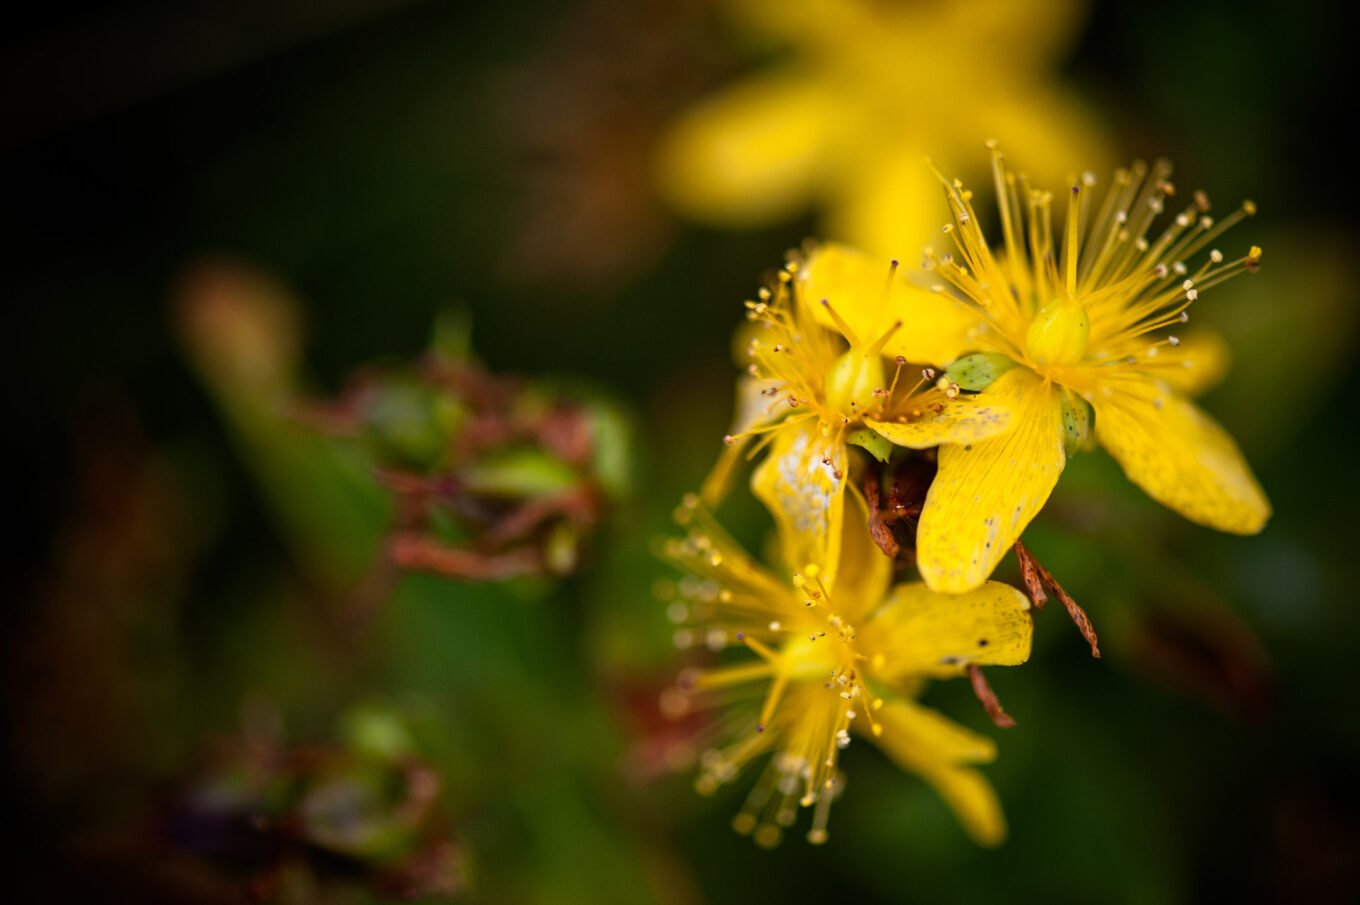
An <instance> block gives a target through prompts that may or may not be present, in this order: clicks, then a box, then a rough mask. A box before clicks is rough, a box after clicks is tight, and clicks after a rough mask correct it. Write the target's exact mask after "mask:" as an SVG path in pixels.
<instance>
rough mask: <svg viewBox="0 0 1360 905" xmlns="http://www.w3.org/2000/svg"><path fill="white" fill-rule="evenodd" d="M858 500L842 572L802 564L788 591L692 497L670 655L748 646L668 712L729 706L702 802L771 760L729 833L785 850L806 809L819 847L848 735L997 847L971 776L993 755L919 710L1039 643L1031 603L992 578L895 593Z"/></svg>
mask: <svg viewBox="0 0 1360 905" xmlns="http://www.w3.org/2000/svg"><path fill="white" fill-rule="evenodd" d="M852 499H854V501H855V502H854V503H853V504H852V505H855V506H858V507H859V510H860V511H858V512H857V513H855V518H854V519H852V520H851V522H852V524H849V525H847V526H846V528H845V529H844V533H845V537H844V542H843V543H842V544H839V545H838V547H839V550H840V553H839V563H838V566H839V568H837V569H835V570H833V569H829V568H827V565H828V563H827V561H825V560H824V561H822V562H821V564H820V565H819V564H818V563H816V562H813V563H805V564H804V565H802V566H800V567H797V568H798V571H797V573H796V574H794V575H792V577H791V578H790V579H784V578H780V577H778V576H776V575H775V574H774V573H773V572H771V571H769V570H767V569H765V568H763V567H762V566H760V565H758V564H757V563H755V562H753V561H752V560H751V559H750V558H749V557H748V556H747V555H746V554H745V552H743V551H742V549H741V548H740V547H739V546H738V545H737V544H736V543H735V542H734V541H733V540H731V538H729V537H728V536H727V535H726V533H724V532H723V530H722V528H721V527H719V526H718V525H717V524H716V522H715V521H714V520H713V518H712V516H710V515H709V514H708V512H707V511H706V510H705V509H704V508H703V507H702V506H701V505H700V504H699V502H698V500H697V499H696V498H694V497H690V498H687V500H686V501H685V503H684V504H683V505H682V507H681V509H680V513H679V516H680V520H681V522H682V523H683V524H686V525H687V526H688V534H687V536H686V537H685V538H683V539H678V538H677V539H674V540H672V541H671V542H670V543H669V544H668V545H667V551H666V552H667V556H668V557H669V558H670V559H671V560H672V561H673V562H674V563H676V564H677V565H678V566H680V567H681V568H682V569H684V570H685V571H687V572H688V573H689V575H687V576H686V578H685V579H683V580H682V581H681V582H680V583H679V595H680V596H679V598H678V599H676V600H675V601H674V602H673V603H672V604H671V616H672V618H673V619H675V620H676V621H677V622H682V623H684V624H685V627H683V628H681V629H680V630H679V631H678V632H677V639H676V640H677V643H679V644H681V646H687V645H689V644H694V643H704V644H707V645H708V646H709V647H710V648H712V649H713V650H715V651H716V650H722V649H724V648H727V647H729V646H745V647H746V648H748V649H749V650H750V651H751V652H752V653H753V654H754V655H755V656H754V657H749V658H746V659H744V660H742V661H741V662H735V663H732V664H730V665H725V666H721V667H718V668H713V669H706V670H691V671H689V672H687V673H686V674H684V675H682V676H681V680H680V683H679V685H678V687H677V688H676V689H675V690H674V691H673V692H671V693H669V694H668V695H667V696H666V697H665V698H664V699H663V706H664V707H665V709H666V710H667V711H668V712H669V713H671V714H672V715H675V716H679V715H683V714H685V713H688V712H690V711H691V709H693V708H696V707H705V706H714V705H717V704H719V703H726V704H730V705H731V706H730V709H728V710H727V711H726V713H725V719H724V720H722V721H721V723H720V724H718V726H717V728H718V730H719V731H720V732H723V733H724V734H725V735H726V739H725V741H724V742H723V743H721V744H719V745H717V746H715V747H713V748H710V749H708V750H707V751H705V752H704V753H703V754H702V755H701V756H700V765H701V770H702V772H701V773H700V776H699V779H698V781H697V783H696V785H697V788H698V789H699V791H700V792H704V793H710V792H712V791H714V790H716V789H717V787H718V786H719V785H721V784H722V783H725V782H728V781H729V780H732V779H734V778H735V777H736V776H737V774H738V773H739V771H740V770H741V769H742V768H743V767H744V766H745V765H746V764H747V763H749V762H751V761H753V760H755V759H757V758H760V757H763V756H765V755H771V758H770V761H769V763H768V764H767V766H766V768H765V770H764V773H763V774H762V775H761V777H760V779H759V780H758V781H757V782H756V785H755V787H754V789H753V791H752V792H751V793H750V795H749V796H748V798H747V800H746V804H745V806H744V807H743V808H742V810H741V812H740V814H738V816H737V817H736V819H735V820H734V822H733V825H734V827H735V828H736V829H737V830H738V831H739V832H742V833H754V835H755V840H756V842H757V843H759V844H761V845H774V844H776V843H777V842H778V841H779V839H780V837H781V836H782V834H783V830H784V829H785V828H787V827H789V826H791V825H792V824H793V823H794V822H795V820H796V818H797V811H798V806H800V805H801V806H804V807H813V808H814V813H813V818H812V828H811V830H810V832H809V833H808V840H809V841H810V842H814V843H818V842H822V841H824V840H825V839H826V825H827V816H828V811H829V808H830V806H831V802H832V800H833V799H834V798H835V797H836V796H837V795H838V794H839V791H840V789H841V787H842V785H843V778H842V776H841V773H840V771H839V768H838V766H837V764H838V759H839V754H840V751H841V750H842V749H843V748H845V747H846V746H847V745H848V744H849V743H850V740H851V738H852V737H853V736H855V735H861V736H865V737H868V738H870V739H871V740H872V741H873V742H874V744H876V745H877V746H878V747H879V748H881V749H882V750H883V751H884V753H886V754H887V755H888V756H889V757H890V758H891V759H892V760H894V761H895V762H896V763H897V764H899V765H900V766H901V767H903V768H904V769H907V770H910V771H912V772H915V773H917V774H918V775H920V776H921V777H922V778H923V779H924V780H925V781H926V782H928V783H930V784H931V785H932V786H933V787H934V788H935V789H936V791H937V792H939V794H940V795H941V796H942V797H944V799H945V800H946V801H947V802H948V803H949V805H950V806H951V807H952V808H953V810H954V811H955V813H956V814H957V816H958V818H959V820H960V822H961V823H962V824H963V826H964V828H965V829H966V830H967V831H968V833H969V834H970V835H971V836H972V837H973V838H974V839H975V840H977V841H978V842H980V843H982V844H984V845H995V844H997V843H999V842H1000V841H1001V840H1002V838H1003V837H1004V836H1005V820H1004V818H1003V816H1002V813H1001V808H1000V805H999V804H998V802H997V799H996V795H995V793H994V792H993V790H992V788H991V786H990V785H988V783H987V781H986V780H985V779H984V778H983V777H982V775H981V774H980V773H978V772H977V771H976V770H975V769H973V768H972V766H971V765H973V764H978V763H985V762H988V761H991V760H993V759H994V758H995V756H996V749H995V747H994V745H993V743H992V742H991V740H989V739H987V738H986V737H984V736H980V735H977V734H975V733H973V732H971V731H969V730H967V729H964V728H963V727H961V726H958V725H955V724H954V723H952V722H950V721H949V720H947V719H945V718H944V717H943V716H941V715H940V714H938V713H936V712H934V711H932V710H929V709H927V708H925V707H922V706H921V705H920V704H918V703H916V702H915V701H914V700H913V698H914V696H915V695H916V694H917V693H918V692H919V690H920V687H921V685H922V684H923V682H924V680H926V679H929V678H946V677H951V676H958V675H960V674H962V673H963V672H964V671H966V670H967V669H968V668H969V667H970V666H972V665H977V666H982V665H1003V666H1014V665H1017V664H1020V663H1023V662H1025V660H1027V659H1028V658H1029V652H1030V643H1031V638H1032V633H1033V621H1032V620H1031V618H1030V615H1029V612H1028V610H1029V601H1028V600H1026V598H1025V597H1024V595H1023V594H1021V593H1020V592H1019V591H1017V590H1016V589H1014V588H1012V587H1010V586H1009V585H1004V584H999V583H996V582H988V583H986V584H985V585H983V586H982V587H981V588H978V589H976V590H974V591H972V592H970V593H968V594H964V595H959V596H950V595H945V594H939V593H936V592H934V591H931V590H929V589H928V588H926V587H925V586H924V585H923V584H920V583H914V584H906V585H899V586H897V587H895V588H891V589H890V588H889V582H890V579H891V575H892V563H891V561H890V560H889V559H888V558H887V557H885V556H883V554H882V553H880V552H879V550H878V548H877V547H875V546H874V545H873V544H872V542H871V541H870V540H869V535H868V532H867V531H866V530H865V528H864V525H865V519H866V518H867V513H866V512H865V511H864V509H863V503H861V502H859V500H858V498H852ZM781 539H782V541H783V552H784V555H785V556H786V557H788V556H796V555H797V552H798V549H799V547H798V545H796V544H790V543H789V540H790V535H788V534H787V533H781ZM794 561H795V562H796V561H797V560H794ZM831 574H837V575H839V577H838V578H835V579H831V578H829V577H828V576H829V575H831Z"/></svg>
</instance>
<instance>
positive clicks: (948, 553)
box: [861, 149, 1270, 593]
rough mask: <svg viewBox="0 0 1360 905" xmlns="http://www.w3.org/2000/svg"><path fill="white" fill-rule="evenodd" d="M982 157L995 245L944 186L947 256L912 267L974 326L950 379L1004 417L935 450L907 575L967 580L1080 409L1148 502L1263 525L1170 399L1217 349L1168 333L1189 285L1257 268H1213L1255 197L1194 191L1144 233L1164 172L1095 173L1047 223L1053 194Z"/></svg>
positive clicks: (1043, 490)
mask: <svg viewBox="0 0 1360 905" xmlns="http://www.w3.org/2000/svg"><path fill="white" fill-rule="evenodd" d="M992 156H993V168H994V173H995V182H996V189H997V194H998V197H999V198H1000V199H1001V202H1000V204H999V207H1000V217H999V220H1000V226H1001V231H1002V234H1003V237H1004V247H1003V248H1001V249H999V250H997V251H995V252H993V251H992V250H991V249H990V248H989V247H988V245H987V242H986V239H985V238H984V236H983V234H982V230H981V228H980V226H979V221H978V217H977V215H976V213H975V212H974V210H973V207H972V203H971V193H970V192H968V191H966V190H965V189H964V188H963V186H962V184H961V183H960V182H958V181H957V180H955V181H953V182H949V181H945V188H946V194H947V196H948V198H949V203H950V206H951V208H952V211H953V215H954V222H953V223H952V224H951V225H950V226H947V227H946V228H945V230H946V232H948V233H950V235H951V236H952V238H953V240H954V244H955V245H956V247H957V252H958V257H957V258H955V257H954V256H953V255H950V254H944V255H940V256H938V257H937V256H935V255H934V253H933V252H928V253H927V262H928V265H929V266H930V267H931V268H932V269H933V271H934V272H935V273H936V274H938V275H939V276H940V277H942V278H943V279H944V280H946V281H947V282H948V283H949V284H951V285H952V286H953V287H954V288H955V289H956V290H957V291H958V293H959V294H960V295H961V297H962V300H961V301H960V304H961V305H964V306H966V307H967V308H968V309H969V310H971V312H972V315H973V317H974V319H975V324H974V329H973V330H972V331H971V337H970V338H969V339H967V340H966V341H965V342H963V343H961V344H960V345H959V346H958V348H957V349H956V355H962V354H963V353H965V352H970V353H973V354H971V355H968V356H965V357H963V358H961V359H958V360H956V361H955V362H954V364H952V365H951V366H950V369H949V371H948V372H947V377H948V378H949V379H951V380H957V381H958V382H959V383H961V384H963V385H964V388H965V389H981V390H983V391H982V392H980V393H979V394H978V396H977V397H976V398H977V399H978V400H980V401H981V400H986V399H990V400H993V401H994V404H998V405H1003V404H1004V405H1010V406H1012V407H1013V408H1014V410H1015V415H1014V421H1015V424H1016V427H1015V429H1014V430H1012V431H1010V432H1009V433H1007V434H1005V435H1004V436H1001V437H998V438H995V439H991V440H986V441H983V442H980V443H973V444H968V445H958V444H954V445H949V446H945V447H942V448H941V450H940V454H939V473H938V475H937V476H936V478H935V481H934V483H933V484H932V485H931V489H930V492H929V495H928V496H927V498H926V503H925V511H924V512H923V514H922V516H921V521H920V525H919V529H918V532H917V562H918V566H919V568H920V571H921V576H922V578H924V579H925V581H926V583H927V584H928V585H929V586H930V587H932V588H934V589H935V590H938V591H945V592H950V593H959V592H963V591H967V590H969V589H972V588H976V587H978V586H979V585H981V584H982V582H983V581H984V580H986V578H987V576H988V575H990V574H991V572H992V569H993V568H994V567H995V566H996V564H997V562H998V561H999V560H1000V559H1001V557H1002V556H1004V555H1005V553H1006V551H1007V550H1008V549H1010V547H1011V545H1012V544H1013V543H1014V542H1015V541H1016V540H1017V539H1018V538H1019V537H1020V534H1021V532H1023V531H1024V529H1025V526H1026V525H1028V524H1029V522H1030V520H1031V519H1032V518H1033V517H1034V516H1035V515H1036V514H1037V513H1038V512H1039V510H1040V509H1041V508H1042V507H1043V505H1044V503H1045V502H1046V501H1047V499H1048V496H1049V494H1050V493H1051V492H1052V490H1053V487H1054V485H1055V484H1056V483H1057V481H1058V476H1059V475H1060V474H1061V473H1062V470H1063V466H1064V465H1065V463H1066V460H1067V450H1068V449H1077V448H1081V447H1083V446H1086V445H1089V438H1090V436H1091V434H1092V431H1091V427H1090V424H1091V416H1092V412H1091V410H1092V409H1094V421H1095V425H1094V432H1093V434H1094V439H1095V440H1096V441H1098V442H1099V443H1100V444H1101V445H1102V446H1104V447H1105V449H1106V450H1108V451H1109V453H1110V454H1111V455H1112V456H1114V458H1115V459H1116V460H1117V461H1118V462H1119V464H1120V465H1121V466H1123V469H1124V472H1125V474H1126V475H1127V476H1128V477H1129V479H1130V480H1132V481H1133V482H1134V483H1135V484H1137V485H1138V486H1139V487H1141V488H1142V489H1143V490H1144V491H1146V492H1147V493H1148V494H1149V495H1150V496H1152V497H1153V498H1154V499H1156V500H1158V501H1159V502H1161V503H1163V504H1164V505H1166V506H1169V507H1170V508H1172V509H1174V510H1176V511H1177V512H1179V513H1181V514H1182V515H1184V516H1185V517H1186V518H1188V519H1190V520H1192V521H1195V522H1198V523H1200V524H1203V525H1207V526H1209V527H1212V528H1217V529H1219V530H1221V531H1228V532H1233V533H1237V534H1251V533H1255V532H1257V531H1260V530H1261V528H1262V527H1264V525H1265V522H1266V520H1267V518H1268V517H1269V515H1270V504H1269V503H1268V502H1267V501H1266V497H1265V494H1264V493H1263V492H1262V490H1261V488H1260V486H1259V485H1258V484H1257V482H1256V479H1255V477H1253V475H1252V473H1251V470H1250V468H1249V467H1248V466H1247V464H1246V462H1245V461H1244V460H1243V458H1242V454H1241V453H1240V452H1239V450H1238V448H1237V446H1236V444H1235V443H1234V442H1233V440H1232V438H1231V437H1229V436H1228V434H1227V433H1226V432H1225V431H1224V430H1223V429H1222V428H1221V427H1219V425H1218V424H1217V423H1215V422H1214V421H1213V420H1212V419H1210V417H1209V416H1208V415H1206V414H1205V413H1204V412H1202V411H1201V410H1200V409H1199V408H1198V407H1196V406H1195V405H1194V404H1193V403H1191V402H1190V401H1188V400H1187V399H1186V398H1185V395H1184V394H1186V393H1192V392H1195V391H1197V390H1199V389H1202V388H1203V387H1205V386H1207V385H1208V383H1209V382H1211V381H1212V380H1213V379H1215V378H1216V377H1217V375H1218V373H1219V371H1220V370H1221V369H1222V367H1223V365H1224V359H1225V358H1226V356H1225V354H1224V353H1223V350H1222V347H1221V344H1219V343H1217V342H1216V341H1214V340H1212V339H1209V338H1200V339H1196V340H1195V341H1193V342H1190V341H1187V342H1181V341H1180V339H1179V338H1178V337H1177V336H1176V335H1175V334H1170V333H1168V332H1167V331H1168V329H1170V328H1175V327H1179V326H1180V325H1181V324H1184V323H1185V322H1186V321H1188V319H1189V312H1188V309H1189V308H1190V306H1191V304H1192V303H1193V302H1194V301H1195V300H1196V298H1197V297H1198V296H1199V293H1201V292H1203V291H1204V290H1205V289H1208V288H1211V287H1213V286H1216V285H1218V284H1219V283H1221V282H1223V281H1224V280H1227V279H1229V278H1231V277H1233V276H1235V275H1237V274H1240V273H1243V272H1253V271H1255V270H1256V269H1257V267H1258V265H1259V261H1260V257H1261V251H1260V249H1259V248H1255V247H1253V248H1252V249H1251V250H1250V251H1249V252H1247V254H1245V255H1243V256H1242V257H1239V258H1237V259H1235V260H1228V259H1227V258H1226V257H1225V256H1224V255H1223V253H1222V252H1220V251H1219V250H1218V249H1217V248H1216V247H1215V245H1214V243H1215V242H1216V240H1217V239H1218V237H1219V236H1220V235H1222V233H1223V232H1224V231H1225V230H1227V229H1229V228H1230V227H1231V226H1233V225H1234V224H1236V223H1237V222H1239V221H1240V220H1241V219H1243V218H1244V217H1246V216H1249V215H1250V214H1252V213H1253V212H1254V207H1253V205H1252V204H1251V203H1250V202H1245V203H1243V205H1242V206H1241V207H1240V208H1239V209H1237V210H1235V211H1234V212H1232V213H1231V214H1230V215H1228V216H1227V217H1224V218H1223V219H1222V220H1217V221H1216V220H1215V219H1214V218H1213V217H1211V216H1209V214H1208V213H1207V212H1208V210H1209V202H1208V199H1207V198H1206V197H1205V196H1204V195H1203V194H1202V193H1198V192H1197V193H1195V194H1194V196H1193V197H1192V199H1191V201H1190V202H1189V204H1188V205H1187V206H1186V207H1185V208H1184V210H1183V211H1182V212H1181V213H1179V214H1177V215H1176V216H1175V217H1174V218H1173V219H1172V221H1171V222H1170V223H1169V224H1167V225H1166V226H1165V227H1164V228H1154V226H1153V224H1154V222H1155V221H1157V219H1158V215H1159V214H1161V213H1162V211H1163V208H1164V206H1165V205H1166V203H1167V200H1168V199H1169V198H1170V197H1171V196H1172V195H1174V194H1175V186H1174V185H1172V184H1171V183H1170V182H1169V181H1168V180H1169V176H1170V173H1171V167H1170V165H1169V164H1167V163H1165V162H1158V163H1156V164H1154V165H1153V166H1152V167H1151V168H1148V167H1147V166H1146V165H1143V164H1141V163H1137V164H1134V165H1133V166H1132V167H1130V168H1129V169H1122V170H1119V171H1117V172H1116V173H1115V176H1114V180H1113V184H1112V185H1111V187H1110V189H1109V190H1108V191H1107V192H1106V193H1105V195H1104V197H1103V199H1102V198H1096V197H1095V192H1094V191H1093V189H1094V186H1095V179H1094V177H1093V176H1091V175H1089V174H1087V175H1086V176H1084V177H1082V178H1081V179H1079V180H1076V181H1075V184H1074V185H1072V186H1071V188H1070V191H1069V192H1068V193H1066V198H1067V204H1066V208H1067V211H1066V220H1065V224H1064V227H1063V228H1062V230H1061V232H1057V231H1055V227H1054V225H1053V217H1052V210H1051V209H1052V195H1050V194H1049V193H1048V192H1044V191H1041V190H1038V189H1033V188H1030V187H1029V184H1028V182H1027V180H1026V179H1025V178H1024V177H1023V176H1020V177H1017V176H1016V175H1015V174H1014V173H1013V172H1012V171H1010V170H1008V169H1006V167H1005V164H1004V161H1003V159H1002V157H1001V154H1000V153H999V152H997V151H995V149H994V150H993V155H992ZM1206 250H1207V254H1204V252H1205V251H1206ZM1201 254H1203V258H1204V259H1203V261H1202V263H1198V259H1199V258H1200V256H1201ZM935 289H936V291H937V292H939V293H945V292H946V287H944V286H937V287H935ZM942 297H947V296H942ZM863 304H865V305H873V304H874V303H873V302H872V300H865V301H864V302H863ZM861 316H866V317H867V316H868V315H861ZM876 316H879V317H881V316H882V315H881V314H880V315H876ZM998 375H999V376H998Z"/></svg>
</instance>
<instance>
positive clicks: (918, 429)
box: [864, 395, 1014, 449]
mask: <svg viewBox="0 0 1360 905" xmlns="http://www.w3.org/2000/svg"><path fill="white" fill-rule="evenodd" d="M1013 411H1014V406H1012V405H1011V404H1010V403H1009V402H1006V401H1004V400H1002V399H999V398H996V397H992V396H986V395H982V396H960V397H959V398H957V399H951V400H949V401H948V402H946V403H944V409H943V410H942V411H940V412H939V413H936V414H930V415H928V416H926V417H923V418H921V419H920V420H918V421H905V422H901V421H875V420H874V419H872V418H865V419H864V423H865V424H867V425H869V427H871V428H873V429H874V430H875V431H876V432H877V433H878V434H879V435H880V436H882V437H883V438H884V439H886V440H889V441H891V442H893V443H895V444H897V445H898V446H905V447H907V448H908V449H929V448H931V447H933V446H942V445H943V444H945V443H973V442H976V441H978V440H986V439H989V438H991V437H995V436H997V435H998V434H1003V433H1005V432H1006V431H1008V430H1010V428H1011V423H1012V418H1011V416H1012V414H1013Z"/></svg>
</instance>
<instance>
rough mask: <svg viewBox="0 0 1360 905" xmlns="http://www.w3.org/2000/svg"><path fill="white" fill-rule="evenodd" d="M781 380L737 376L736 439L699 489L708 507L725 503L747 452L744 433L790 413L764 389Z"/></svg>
mask: <svg viewBox="0 0 1360 905" xmlns="http://www.w3.org/2000/svg"><path fill="white" fill-rule="evenodd" d="M777 385H778V381H774V380H759V379H757V378H755V377H739V378H737V400H736V406H735V408H736V411H735V413H734V414H733V416H732V429H731V431H730V432H729V433H730V436H732V437H733V438H734V439H733V441H732V442H731V443H730V444H727V445H725V446H724V447H723V450H722V452H721V453H719V454H718V461H717V462H715V463H714V464H713V469H712V470H711V471H710V472H709V473H708V477H707V478H705V479H704V485H703V488H702V490H700V492H699V497H700V499H702V500H703V502H704V505H705V506H708V507H709V508H713V507H716V506H717V505H718V504H719V503H721V502H722V500H723V497H725V496H727V490H728V487H729V486H730V484H731V481H732V473H733V472H734V471H736V468H737V466H738V465H739V464H740V463H741V458H742V453H743V452H745V450H746V447H747V446H748V445H749V443H750V440H751V438H750V437H749V436H742V435H743V434H745V433H746V432H747V431H750V430H753V429H754V428H757V427H761V426H762V425H765V424H768V423H770V422H771V421H774V420H775V419H776V418H780V417H783V415H785V414H786V413H787V412H788V407H787V406H785V407H783V408H779V407H777V406H775V405H773V404H771V400H770V398H769V397H768V396H765V395H764V391H765V390H767V389H769V388H770V387H772V386H777Z"/></svg>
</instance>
